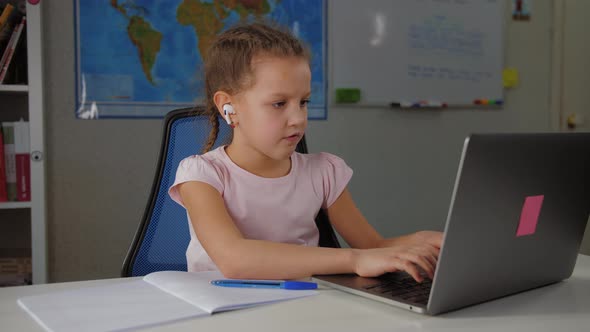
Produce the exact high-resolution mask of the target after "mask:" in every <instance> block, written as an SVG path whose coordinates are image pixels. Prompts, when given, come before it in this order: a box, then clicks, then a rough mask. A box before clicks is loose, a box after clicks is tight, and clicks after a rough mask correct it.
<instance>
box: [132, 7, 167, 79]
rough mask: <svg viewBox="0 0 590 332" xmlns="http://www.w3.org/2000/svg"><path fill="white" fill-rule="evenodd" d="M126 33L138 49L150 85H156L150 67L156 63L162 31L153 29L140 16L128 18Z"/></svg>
mask: <svg viewBox="0 0 590 332" xmlns="http://www.w3.org/2000/svg"><path fill="white" fill-rule="evenodd" d="M127 33H129V38H131V41H132V42H133V44H135V46H136V47H137V50H138V51H139V59H140V60H141V67H142V68H143V72H144V73H145V76H146V77H147V79H148V81H149V82H150V83H152V85H156V84H155V83H154V79H153V77H152V67H153V66H154V63H156V57H157V56H158V52H160V44H161V42H162V33H160V32H159V31H158V30H156V29H154V28H153V27H152V26H151V25H150V24H149V23H148V22H146V21H145V20H144V19H143V18H141V17H140V16H132V17H131V18H130V20H129V25H128V26H127Z"/></svg>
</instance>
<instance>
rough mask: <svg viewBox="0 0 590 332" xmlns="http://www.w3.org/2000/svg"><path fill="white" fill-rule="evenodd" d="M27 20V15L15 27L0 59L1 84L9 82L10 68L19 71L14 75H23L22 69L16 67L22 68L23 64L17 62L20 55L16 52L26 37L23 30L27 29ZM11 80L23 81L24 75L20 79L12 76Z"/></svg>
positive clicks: (14, 81) (15, 81)
mask: <svg viewBox="0 0 590 332" xmlns="http://www.w3.org/2000/svg"><path fill="white" fill-rule="evenodd" d="M26 22H27V18H26V16H23V17H22V18H21V22H20V23H19V24H18V25H17V26H16V27H15V28H14V30H13V32H12V36H11V37H10V40H9V42H8V45H7V46H6V48H5V50H4V54H3V55H2V59H1V60H0V84H4V83H5V82H9V80H7V79H6V78H7V76H8V73H9V69H10V70H11V71H12V72H14V71H17V73H14V75H17V76H22V74H20V73H18V72H19V71H20V70H17V69H16V67H21V68H22V66H19V65H17V64H16V63H17V62H18V60H17V59H18V58H19V57H15V53H16V51H17V50H18V49H19V45H22V44H23V43H22V40H23V39H24V37H22V36H24V35H25V34H24V33H23V30H24V29H25V24H26ZM21 48H22V47H21ZM21 53H22V52H21ZM14 75H13V76H14ZM11 81H12V82H11V83H17V81H22V77H21V78H18V79H15V78H12V79H11Z"/></svg>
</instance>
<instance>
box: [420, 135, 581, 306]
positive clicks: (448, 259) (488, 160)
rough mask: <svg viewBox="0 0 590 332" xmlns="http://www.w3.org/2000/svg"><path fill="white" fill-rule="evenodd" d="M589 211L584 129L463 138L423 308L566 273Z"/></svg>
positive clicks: (502, 292)
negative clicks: (450, 198)
mask: <svg viewBox="0 0 590 332" xmlns="http://www.w3.org/2000/svg"><path fill="white" fill-rule="evenodd" d="M589 213H590V133H549V134H478V135H471V136H470V137H469V138H468V139H466V141H465V145H464V149H463V155H462V157H461V162H460V166H459V171H458V175H457V179H456V183H455V188H454V191H453V196H452V200H451V207H450V209H449V214H448V217H447V224H446V226H445V239H444V245H443V248H442V249H441V253H440V257H439V261H438V266H437V271H436V276H435V279H434V282H433V286H432V291H431V293H430V300H429V303H428V307H427V311H428V312H429V313H430V314H437V313H441V312H445V311H450V310H453V309H458V308H461V307H465V306H468V305H472V304H476V303H480V302H484V301H487V300H490V299H494V298H498V297H502V296H506V295H509V294H513V293H516V292H520V291H524V290H528V289H531V288H535V287H540V286H543V285H546V284H549V283H553V282H557V281H560V280H563V279H565V278H568V277H569V276H570V275H571V273H572V271H573V268H574V264H575V261H576V257H577V254H578V250H579V247H580V243H581V241H582V237H583V234H584V230H585V225H586V222H587V220H588V217H589Z"/></svg>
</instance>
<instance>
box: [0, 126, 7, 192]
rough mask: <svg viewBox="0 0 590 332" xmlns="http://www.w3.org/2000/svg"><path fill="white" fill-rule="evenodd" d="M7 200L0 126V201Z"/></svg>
mask: <svg viewBox="0 0 590 332" xmlns="http://www.w3.org/2000/svg"><path fill="white" fill-rule="evenodd" d="M6 201H8V194H7V193H6V162H5V161H4V138H3V134H2V126H0V202H6Z"/></svg>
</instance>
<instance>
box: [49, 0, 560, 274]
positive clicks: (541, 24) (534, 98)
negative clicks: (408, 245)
mask: <svg viewBox="0 0 590 332" xmlns="http://www.w3.org/2000/svg"><path fill="white" fill-rule="evenodd" d="M44 9H45V12H44V23H43V24H44V27H45V35H44V37H45V39H46V41H45V43H44V45H45V47H46V50H45V55H46V58H45V72H46V75H45V87H46V102H47V105H46V106H47V107H46V110H47V115H46V119H47V120H46V121H47V131H46V132H47V139H46V142H47V188H48V198H49V199H48V231H49V238H48V242H49V278H50V281H66V280H79V279H93V278H106V277H115V276H117V275H118V274H119V271H120V267H121V264H122V262H123V258H124V256H125V254H126V251H127V248H128V246H129V244H130V242H131V239H132V237H133V234H134V232H135V230H136V227H137V223H138V222H139V220H140V218H141V216H142V214H143V209H144V207H145V204H146V202H147V198H148V194H149V190H150V188H151V181H152V178H153V174H154V171H155V163H156V158H157V154H158V149H159V142H160V131H161V124H162V121H161V120H99V121H82V120H75V119H74V109H75V100H74V98H75V95H74V91H75V89H74V87H75V81H74V44H73V40H74V32H73V27H74V24H73V22H72V20H73V19H72V18H71V14H70V13H72V12H73V5H72V1H48V2H47V3H46V4H45V7H44ZM533 10H534V11H533V17H532V20H531V21H530V22H527V23H523V22H512V21H510V22H508V26H507V41H506V65H507V66H511V67H516V68H518V70H519V71H520V75H521V82H520V85H519V86H518V87H517V88H515V89H513V90H511V91H508V92H507V93H506V98H505V99H506V107H505V108H504V109H503V110H501V111H473V110H460V111H458V110H446V111H442V112H438V111H419V112H402V111H399V110H385V109H368V108H367V109H363V108H344V107H332V108H331V109H330V111H329V120H328V121H313V122H311V123H310V126H309V130H308V142H309V146H310V149H311V150H312V151H321V150H324V151H329V152H332V153H335V154H338V155H340V156H342V157H343V158H344V159H345V160H347V162H348V163H349V164H350V166H351V167H352V168H353V169H354V170H355V175H354V177H353V180H352V182H351V184H350V188H351V192H352V194H353V196H354V198H355V200H356V201H357V204H358V205H359V207H360V208H361V210H362V211H363V212H364V214H365V215H366V216H367V218H368V219H369V221H370V222H371V223H372V224H373V225H375V227H376V228H377V229H378V230H379V231H380V232H381V233H383V234H384V235H387V236H392V235H396V234H401V233H406V232H411V231H415V230H418V229H424V228H430V229H441V228H442V226H443V223H444V219H445V217H446V212H447V208H448V204H449V199H450V194H451V189H452V184H453V180H454V176H455V173H456V169H457V162H458V158H459V154H460V147H461V144H462V142H463V138H464V137H465V135H467V134H468V133H470V132H482V131H485V132H489V131H547V130H549V128H550V121H551V117H550V110H549V100H548V98H549V90H550V87H549V81H550V79H551V77H550V64H551V56H550V49H551V39H550V28H551V17H552V16H551V2H550V1H537V2H535V3H534V7H533ZM507 15H508V14H507ZM332 56H333V55H332ZM332 70H338V68H332Z"/></svg>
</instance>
